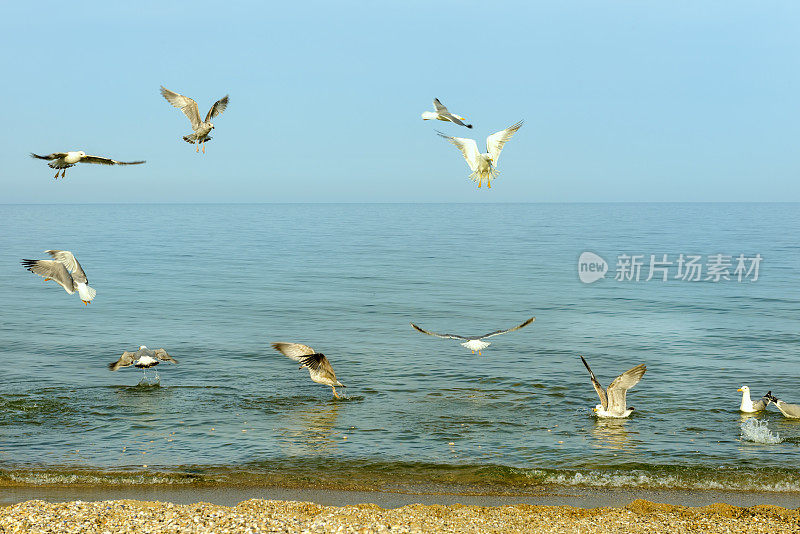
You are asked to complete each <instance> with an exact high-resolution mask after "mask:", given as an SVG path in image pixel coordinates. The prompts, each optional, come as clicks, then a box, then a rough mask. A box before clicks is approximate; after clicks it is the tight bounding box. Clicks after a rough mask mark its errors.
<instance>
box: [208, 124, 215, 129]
mask: <svg viewBox="0 0 800 534" xmlns="http://www.w3.org/2000/svg"><path fill="white" fill-rule="evenodd" d="M208 125H209V126H211V129H212V130H213V129H214V123H213V122H210V123H208Z"/></svg>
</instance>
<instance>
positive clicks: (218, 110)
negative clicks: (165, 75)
mask: <svg viewBox="0 0 800 534" xmlns="http://www.w3.org/2000/svg"><path fill="white" fill-rule="evenodd" d="M161 95H162V96H163V97H164V98H166V99H167V102H169V103H170V104H172V105H173V106H175V107H176V108H178V109H180V110H181V111H183V114H184V115H186V117H187V118H188V119H189V122H191V123H192V130H194V133H191V134H189V135H184V136H183V140H184V141H186V142H187V143H194V144H195V146H196V147H197V150H195V152H200V147H201V146H202V147H203V154H205V153H206V142H207V141H210V140H211V137H210V136H209V135H208V134H209V133H210V132H211V130H213V129H214V123H213V122H211V119H213V118H214V117H216V116H218V115H222V112H223V111H225V108H227V107H228V95H225V96H223V97H222V98H220V99H219V100H217V101H216V102H214V105H213V106H211V109H209V110H208V113H207V114H206V118H205V120H202V121H201V120H200V111H199V110H198V109H197V102H195V101H194V100H192V99H191V98H189V97H188V96H183V95H179V94H178V93H176V92H175V91H170V90H169V89H167V88H166V87H164V86H163V85H162V86H161Z"/></svg>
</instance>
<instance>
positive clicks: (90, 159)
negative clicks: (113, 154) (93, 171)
mask: <svg viewBox="0 0 800 534" xmlns="http://www.w3.org/2000/svg"><path fill="white" fill-rule="evenodd" d="M144 162H145V161H144V160H139V161H117V160H115V159H111V158H104V157H101V156H88V155H87V156H84V157H82V158H81V163H97V164H100V165H141V164H142V163H144Z"/></svg>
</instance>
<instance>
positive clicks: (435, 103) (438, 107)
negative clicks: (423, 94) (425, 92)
mask: <svg viewBox="0 0 800 534" xmlns="http://www.w3.org/2000/svg"><path fill="white" fill-rule="evenodd" d="M433 108H434V109H435V110H436V112H437V113H442V112H445V113H447V108H446V107H444V104H442V103H441V102H439V99H438V98H434V99H433Z"/></svg>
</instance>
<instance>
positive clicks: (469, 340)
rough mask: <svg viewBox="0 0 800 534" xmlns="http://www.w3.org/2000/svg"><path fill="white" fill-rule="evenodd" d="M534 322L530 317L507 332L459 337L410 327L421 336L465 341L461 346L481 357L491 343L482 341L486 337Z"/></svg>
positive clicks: (534, 318) (498, 332)
mask: <svg viewBox="0 0 800 534" xmlns="http://www.w3.org/2000/svg"><path fill="white" fill-rule="evenodd" d="M535 320H536V317H531V318H530V319H528V320H527V321H525V322H524V323H522V324H518V325H517V326H515V327H514V328H509V329H507V330H495V331H494V332H489V333H488V334H484V335H482V336H460V335H458V334H438V333H436V332H429V331H428V330H425V329H424V328H421V327H419V326H417V325H415V324H414V323H411V326H412V327H413V328H414V330H416V331H417V332H422V333H423V334H428V335H429V336H434V337H440V338H443V339H465V340H466V341H465V342H464V343H461V346H462V347H466V348H468V349H469V350H471V351H472V354H475V351H477V352H478V355H479V356H480V355H481V351H482V350H483V349H485V348H486V347H488V346H489V345H491V343H489V342H488V341H483V340H484V339H486V338H487V337H492V336H499V335H500V334H507V333H508V332H513V331H514V330H519V329H520V328H522V327H524V326H528V325H529V324H531V323H532V322H533V321H535Z"/></svg>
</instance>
